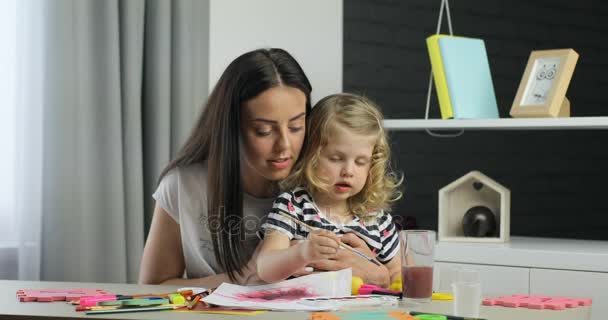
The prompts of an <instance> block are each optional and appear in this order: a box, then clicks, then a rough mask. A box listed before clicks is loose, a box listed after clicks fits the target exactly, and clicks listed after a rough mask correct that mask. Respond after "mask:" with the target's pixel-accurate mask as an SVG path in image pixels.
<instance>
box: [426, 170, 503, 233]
mask: <svg viewBox="0 0 608 320" xmlns="http://www.w3.org/2000/svg"><path fill="white" fill-rule="evenodd" d="M510 222H511V192H510V191H509V189H507V188H505V187H504V186H502V185H501V184H499V183H498V182H496V181H494V180H492V179H491V178H489V177H488V176H486V175H484V174H483V173H481V172H479V171H471V172H469V173H467V174H466V175H464V176H462V177H460V178H459V179H457V180H456V181H454V182H452V183H450V184H448V185H447V186H445V187H443V188H441V189H440V190H439V230H438V240H439V241H460V242H497V243H498V242H508V241H509V233H510Z"/></svg>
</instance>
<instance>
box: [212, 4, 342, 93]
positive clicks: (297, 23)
mask: <svg viewBox="0 0 608 320" xmlns="http://www.w3.org/2000/svg"><path fill="white" fill-rule="evenodd" d="M342 8H343V5H342V0H211V1H210V10H209V11H210V19H209V20H210V26H209V30H210V35H209V92H211V89H212V88H213V86H214V85H215V83H216V82H217V80H218V79H219V77H220V75H221V74H222V72H223V71H224V69H225V68H226V67H227V66H228V64H229V63H230V62H231V61H232V60H234V58H236V57H238V56H239V55H241V54H243V53H245V52H247V51H250V50H254V49H258V48H264V47H266V48H270V47H274V48H283V49H285V50H287V51H288V52H289V53H291V54H292V55H293V56H294V57H295V58H296V59H297V60H298V62H299V63H300V65H301V66H302V68H303V69H304V72H306V75H307V76H308V78H309V80H310V82H311V83H312V88H313V91H312V102H313V104H314V103H315V102H316V101H317V100H319V99H320V98H322V97H324V96H326V95H328V94H332V93H337V92H341V91H342V24H343V23H342V22H343V18H342Z"/></svg>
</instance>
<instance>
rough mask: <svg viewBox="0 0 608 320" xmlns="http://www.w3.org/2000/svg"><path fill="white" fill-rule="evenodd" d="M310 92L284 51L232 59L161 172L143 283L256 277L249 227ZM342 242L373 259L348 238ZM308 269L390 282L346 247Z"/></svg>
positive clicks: (283, 163) (283, 161)
mask: <svg viewBox="0 0 608 320" xmlns="http://www.w3.org/2000/svg"><path fill="white" fill-rule="evenodd" d="M311 90H312V89H311V86H310V82H309V81H308V79H307V77H306V75H305V74H304V71H303V70H302V69H301V67H300V65H299V64H298V63H297V61H296V60H295V59H294V58H293V57H292V56H291V55H289V53H287V52H286V51H284V50H281V49H268V50H266V49H260V50H255V51H252V52H248V53H245V54H243V55H241V56H240V57H238V58H236V59H235V60H234V61H233V62H232V63H230V65H229V66H228V67H227V69H226V70H225V71H224V73H223V74H222V76H221V77H220V79H219V80H218V83H217V84H216V86H215V88H214V89H213V91H212V92H211V95H210V96H209V99H208V101H207V105H206V107H205V110H204V112H203V113H202V115H201V117H200V118H199V119H198V121H197V123H196V125H195V127H194V129H193V131H192V133H191V134H190V136H189V138H188V139H187V141H186V143H185V144H184V145H183V147H182V148H181V150H180V151H179V152H178V154H177V156H176V158H175V159H174V160H173V161H172V162H171V163H169V165H168V166H167V167H166V168H165V170H163V172H162V174H161V177H160V183H159V186H158V189H157V190H156V192H155V193H154V198H155V199H156V206H155V209H154V217H153V219H152V225H151V227H150V233H149V235H148V239H147V242H146V246H145V248H144V254H143V257H142V263H141V269H140V279H139V282H140V283H163V284H180V285H199V286H207V287H215V286H217V285H219V284H221V283H222V282H234V283H240V284H252V283H257V282H258V281H259V278H258V277H257V274H256V266H255V255H256V252H254V251H255V248H256V246H257V243H258V242H259V240H258V239H257V238H256V236H255V231H257V230H258V228H259V226H260V225H261V219H262V217H265V215H266V214H267V212H268V210H269V209H270V208H271V207H272V200H273V198H274V196H275V195H276V193H277V191H278V190H277V188H276V182H277V181H279V180H281V179H284V178H285V177H287V175H288V174H289V172H290V170H291V168H292V167H293V165H294V162H295V161H296V160H297V159H298V156H299V154H300V151H301V149H302V146H305V145H306V144H305V138H306V135H305V127H306V114H307V113H308V112H309V111H310V108H311V107H310V92H311ZM342 241H344V242H346V243H348V244H350V245H351V246H353V247H355V248H357V249H359V250H361V251H363V252H364V253H366V254H368V255H371V252H370V251H369V248H367V246H366V245H365V243H364V242H363V241H362V240H361V239H359V238H358V237H356V236H354V235H353V234H349V235H346V236H345V237H343V240H342ZM342 251H346V252H342ZM313 267H315V268H317V269H321V270H338V269H342V268H346V267H352V268H353V273H354V274H355V275H359V276H362V277H363V278H364V279H365V280H366V281H367V282H369V283H385V282H386V281H387V279H388V271H386V270H385V269H382V268H380V267H377V266H375V265H374V264H372V263H369V262H367V261H364V260H363V261H362V259H358V257H357V256H355V255H354V254H352V253H350V252H348V251H347V250H341V252H340V254H339V255H338V257H337V258H336V259H335V260H326V261H322V262H320V263H317V264H315V265H314V266H313ZM184 271H185V275H186V277H187V279H185V278H184V277H183V276H184ZM301 273H305V272H304V271H303V272H301Z"/></svg>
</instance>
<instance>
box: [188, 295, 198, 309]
mask: <svg viewBox="0 0 608 320" xmlns="http://www.w3.org/2000/svg"><path fill="white" fill-rule="evenodd" d="M199 300H201V296H196V298H194V300H192V301H191V302H190V303H189V304H188V310H192V308H194V307H196V304H197V303H198V301H199Z"/></svg>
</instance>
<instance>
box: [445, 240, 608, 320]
mask: <svg viewBox="0 0 608 320" xmlns="http://www.w3.org/2000/svg"><path fill="white" fill-rule="evenodd" d="M435 261H436V267H435V269H436V273H437V277H438V280H437V283H436V284H435V287H434V289H435V290H437V291H442V290H441V289H445V288H446V284H445V283H446V281H448V280H446V279H442V278H446V277H449V273H450V269H451V268H453V267H468V268H475V269H478V270H479V271H480V277H481V280H482V285H483V294H484V295H485V296H499V295H512V294H531V295H548V296H568V297H584V298H592V299H593V307H592V308H591V319H592V320H605V319H608V241H589V240H567V239H548V238H527V237H511V241H509V242H507V243H504V244H487V243H462V242H438V243H437V246H436V250H435ZM444 270H447V271H444ZM447 287H448V288H449V285H448V286H447ZM443 291H445V290H443Z"/></svg>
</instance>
